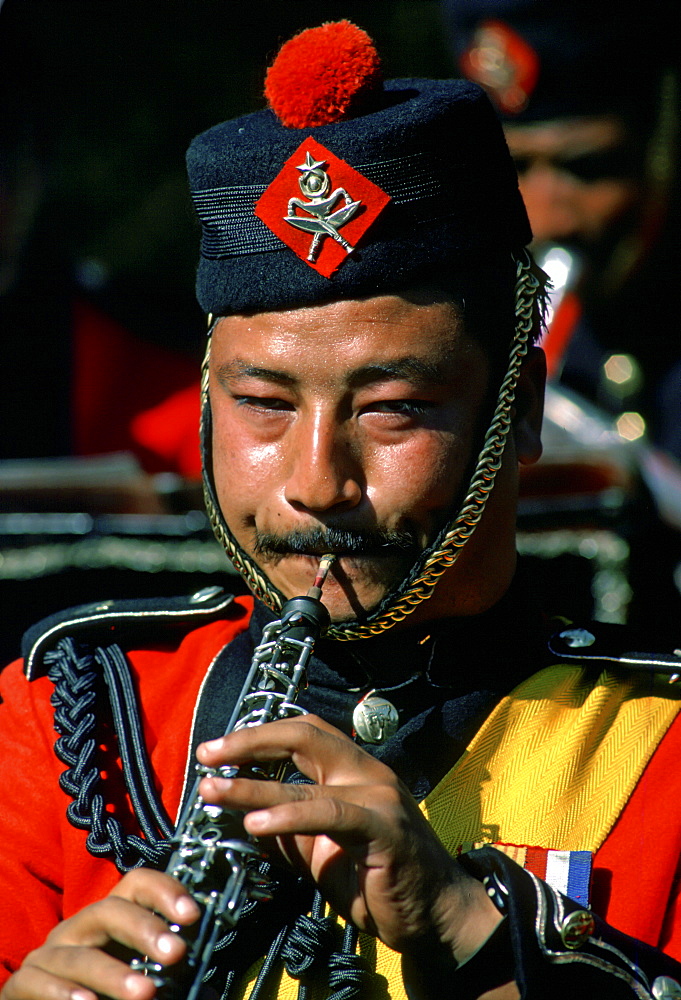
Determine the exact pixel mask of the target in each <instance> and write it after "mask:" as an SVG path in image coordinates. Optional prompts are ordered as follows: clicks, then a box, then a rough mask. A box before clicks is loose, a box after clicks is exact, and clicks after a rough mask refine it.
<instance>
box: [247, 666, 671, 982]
mask: <svg viewBox="0 0 681 1000" xmlns="http://www.w3.org/2000/svg"><path fill="white" fill-rule="evenodd" d="M680 707H681V691H679V690H678V689H677V687H676V686H674V687H671V686H670V685H669V684H668V682H667V681H666V679H665V678H660V677H656V678H654V679H652V678H651V677H649V676H647V675H645V676H644V675H641V674H633V673H632V674H629V675H628V676H621V675H615V674H613V673H611V672H610V671H604V672H603V673H602V674H601V675H600V676H599V677H598V678H597V679H595V680H594V679H593V676H590V675H589V674H588V673H587V672H586V671H584V670H583V669H582V668H581V667H579V666H562V665H559V666H554V667H547V668H546V669H545V670H542V671H540V672H539V673H538V674H535V675H534V676H532V677H530V678H529V679H528V680H526V681H523V683H522V684H520V685H519V686H518V687H517V688H516V689H515V690H514V691H513V692H512V693H511V694H510V695H508V696H507V697H506V698H503V699H502V701H501V702H500V703H499V704H498V705H497V707H496V708H495V709H494V711H493V712H492V713H491V715H490V716H489V717H488V718H487V720H486V721H485V723H484V724H483V726H482V727H481V728H480V730H479V731H478V733H477V734H476V735H475V737H474V738H473V740H472V741H471V743H470V745H469V746H468V748H467V750H466V751H465V753H464V754H463V755H462V757H461V758H460V759H459V761H458V762H457V763H456V764H455V765H454V767H453V768H452V769H451V771H449V772H448V774H446V775H445V777H444V778H443V779H442V781H441V782H440V783H439V784H438V785H437V786H436V788H434V789H433V791H432V792H431V793H430V795H428V797H427V798H426V799H425V801H424V802H423V803H422V804H421V808H422V809H423V811H424V813H425V815H426V816H427V818H428V820H429V821H430V823H431V824H432V826H433V828H434V829H435V831H436V833H437V834H438V836H439V837H440V839H441V840H442V842H443V843H444V845H445V847H446V848H447V850H448V851H450V852H451V853H458V852H459V851H460V850H461V849H462V848H463V849H464V850H467V849H469V847H470V846H471V845H472V844H474V843H480V842H484V843H494V842H502V843H510V844H524V845H531V846H535V847H546V848H555V849H560V850H589V851H592V852H594V851H596V850H597V849H598V847H600V845H601V844H602V843H603V841H604V840H605V838H606V837H607V835H608V833H609V832H610V830H611V829H612V827H613V825H614V823H615V821H616V820H617V817H618V816H619V814H620V812H621V811H622V809H623V808H624V806H625V804H626V802H627V800H628V798H629V796H630V795H631V793H632V791H633V790H634V787H635V785H636V783H637V781H638V779H639V778H640V777H641V774H642V773H643V770H644V768H645V766H646V764H647V763H648V761H649V760H650V758H651V756H652V754H653V751H654V750H655V747H656V746H657V745H658V743H659V742H660V740H661V739H662V737H663V736H664V734H665V732H666V731H667V729H668V728H669V726H670V725H671V723H672V721H673V719H674V717H675V716H676V713H677V712H678V710H679V708H680ZM360 952H361V953H362V954H363V955H364V956H365V957H366V958H367V959H369V960H370V962H371V964H372V966H373V965H374V962H375V968H376V971H377V972H378V973H379V975H381V976H385V978H386V979H387V981H388V983H389V989H388V994H387V995H388V996H389V997H391V998H392V1000H406V996H405V993H404V988H403V986H402V977H401V969H400V960H401V956H400V955H399V954H398V953H397V952H394V951H392V950H391V949H390V948H387V947H385V945H383V944H382V943H381V942H377V941H376V940H375V939H374V938H370V937H368V936H367V935H361V938H360ZM297 990H298V981H297V980H292V979H290V978H289V977H288V976H287V975H286V973H284V976H283V980H282V983H281V987H280V991H279V1000H295V998H296V996H297ZM246 995H248V991H246ZM378 995H382V996H384V997H385V995H386V994H385V992H384V990H380V989H379V990H378V991H377V996H378ZM311 1000H317V996H316V995H314V994H313V995H312V996H311Z"/></svg>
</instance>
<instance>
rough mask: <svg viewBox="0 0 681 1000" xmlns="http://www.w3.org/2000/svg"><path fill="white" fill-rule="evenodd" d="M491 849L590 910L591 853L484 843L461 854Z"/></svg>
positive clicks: (467, 847)
mask: <svg viewBox="0 0 681 1000" xmlns="http://www.w3.org/2000/svg"><path fill="white" fill-rule="evenodd" d="M485 846H491V847H495V848H496V849H497V850H498V851H502V852H503V853H504V854H507V855H508V857H509V858H511V859H512V860H513V861H515V862H516V864H518V865H520V866H521V868H525V869H526V871H528V872H532V874H533V875H536V876H537V878H540V879H542V881H544V882H546V883H547V884H548V885H550V886H551V888H552V889H555V890H556V892H562V893H563V895H564V896H569V898H570V899H574V901H575V902H576V903H579V904H580V906H584V907H586V908H588V906H589V883H590V881H591V864H592V861H593V855H592V853H591V851H556V850H553V849H551V848H547V847H523V846H521V845H518V844H498V843H497V844H491V845H486V844H485V843H483V842H479V843H476V844H467V845H463V846H462V848H461V851H462V852H463V851H469V850H474V849H475V848H477V847H485Z"/></svg>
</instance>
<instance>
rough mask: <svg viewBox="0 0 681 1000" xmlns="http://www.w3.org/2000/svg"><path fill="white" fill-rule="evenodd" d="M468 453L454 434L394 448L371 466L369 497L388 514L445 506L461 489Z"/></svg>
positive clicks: (428, 510) (417, 511)
mask: <svg viewBox="0 0 681 1000" xmlns="http://www.w3.org/2000/svg"><path fill="white" fill-rule="evenodd" d="M468 454H469V450H468V447H467V446H466V445H465V444H464V443H463V441H462V440H461V439H460V438H459V437H458V436H455V435H452V434H431V435H428V436H426V437H423V438H416V439H414V440H411V441H408V442H405V444H404V445H402V446H400V447H394V448H391V449H389V450H387V451H386V452H384V453H382V454H381V456H380V461H376V462H375V463H372V467H371V468H370V469H369V473H368V475H367V494H368V498H369V500H370V502H371V503H372V506H374V507H375V508H376V509H378V510H381V511H384V512H385V513H386V514H389V513H390V510H392V512H393V513H395V514H397V513H402V514H405V515H412V516H418V514H419V513H421V512H430V511H433V510H438V509H441V508H446V507H448V506H449V505H450V504H451V502H452V500H453V498H454V495H455V494H456V492H457V491H458V488H459V486H460V483H461V478H462V476H463V474H464V471H465V469H466V466H467V461H468ZM386 508H390V509H386Z"/></svg>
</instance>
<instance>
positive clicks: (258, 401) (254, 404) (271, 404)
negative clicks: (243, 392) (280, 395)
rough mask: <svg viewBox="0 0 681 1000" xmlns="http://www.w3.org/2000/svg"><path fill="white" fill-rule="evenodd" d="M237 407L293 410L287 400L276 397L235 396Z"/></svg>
mask: <svg viewBox="0 0 681 1000" xmlns="http://www.w3.org/2000/svg"><path fill="white" fill-rule="evenodd" d="M234 399H235V401H236V404H237V406H248V407H250V408H251V409H254V410H267V411H269V410H277V411H279V410H291V409H292V406H291V404H290V403H288V402H287V401H286V400H285V399H277V398H276V396H235V397H234Z"/></svg>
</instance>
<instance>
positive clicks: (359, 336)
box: [211, 290, 481, 370]
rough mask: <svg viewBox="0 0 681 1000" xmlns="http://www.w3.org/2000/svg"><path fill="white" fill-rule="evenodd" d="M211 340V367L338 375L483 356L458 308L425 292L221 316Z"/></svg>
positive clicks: (434, 294)
mask: <svg viewBox="0 0 681 1000" xmlns="http://www.w3.org/2000/svg"><path fill="white" fill-rule="evenodd" d="M213 338H214V340H213V347H212V350H211V356H212V358H213V360H214V361H215V360H216V359H217V360H224V359H226V358H230V357H240V358H245V359H247V360H251V359H253V360H255V359H267V360H268V362H270V363H278V364H282V363H284V362H285V363H286V365H287V366H289V367H290V366H293V368H295V369H298V368H301V369H302V368H304V367H307V366H310V365H311V364H313V363H316V364H323V365H324V366H325V367H326V368H327V369H328V368H337V369H339V370H344V369H347V368H352V367H355V366H356V365H358V364H366V363H367V362H369V361H371V360H388V359H391V358H401V357H408V356H413V357H424V358H425V357H427V358H428V359H429V360H432V361H433V362H436V363H437V362H441V363H443V364H444V363H446V362H447V360H448V359H449V360H451V359H453V358H456V357H458V358H461V359H462V358H463V357H468V358H469V360H472V359H474V358H475V357H477V356H478V352H479V351H480V350H481V349H480V348H479V346H478V345H477V343H476V342H475V341H474V340H473V339H472V338H471V337H469V336H468V335H467V334H466V332H465V331H464V328H463V322H462V319H461V315H460V311H459V309H458V307H457V306H456V304H455V303H454V302H453V301H452V300H450V299H448V298H447V297H446V296H445V295H444V294H439V293H435V292H430V291H428V290H418V291H415V292H414V293H407V294H405V295H381V296H376V297H372V298H366V299H345V300H339V301H334V302H328V303H324V304H322V305H315V306H309V307H303V308H299V309H287V310H277V311H272V312H262V313H255V314H251V315H247V316H246V315H236V316H227V317H224V318H222V319H221V320H219V322H218V323H217V325H216V327H215V329H214V331H213Z"/></svg>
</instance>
